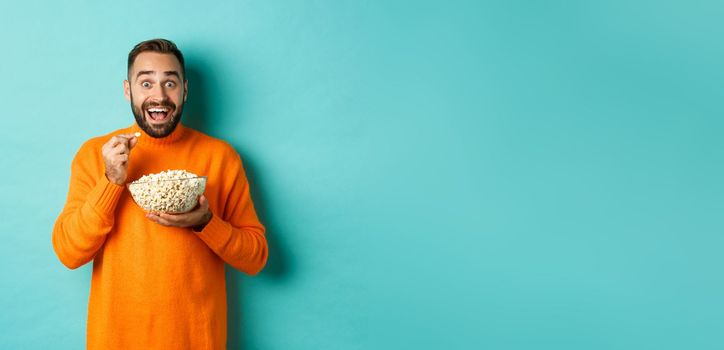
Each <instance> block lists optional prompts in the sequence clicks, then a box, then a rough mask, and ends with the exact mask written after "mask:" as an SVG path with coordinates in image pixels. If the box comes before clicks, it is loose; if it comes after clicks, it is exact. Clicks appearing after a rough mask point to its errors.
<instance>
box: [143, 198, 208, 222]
mask: <svg viewBox="0 0 724 350" xmlns="http://www.w3.org/2000/svg"><path fill="white" fill-rule="evenodd" d="M211 215H212V214H211V211H210V210H209V201H208V200H207V199H206V197H205V196H204V195H201V196H200V197H199V205H198V206H196V209H194V210H192V211H190V212H188V213H183V214H166V213H148V214H146V217H147V218H148V219H149V220H151V221H153V222H155V223H157V224H160V225H164V226H175V227H190V228H193V229H194V230H195V231H201V229H203V228H204V226H206V224H207V223H209V221H210V220H211Z"/></svg>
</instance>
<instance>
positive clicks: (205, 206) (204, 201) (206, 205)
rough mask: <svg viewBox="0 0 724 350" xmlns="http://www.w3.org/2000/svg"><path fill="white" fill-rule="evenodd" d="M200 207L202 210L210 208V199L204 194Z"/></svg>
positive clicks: (201, 197)
mask: <svg viewBox="0 0 724 350" xmlns="http://www.w3.org/2000/svg"><path fill="white" fill-rule="evenodd" d="M199 209H201V210H202V211H207V210H209V200H208V199H206V196H204V195H203V194H202V195H201V196H200V197H199Z"/></svg>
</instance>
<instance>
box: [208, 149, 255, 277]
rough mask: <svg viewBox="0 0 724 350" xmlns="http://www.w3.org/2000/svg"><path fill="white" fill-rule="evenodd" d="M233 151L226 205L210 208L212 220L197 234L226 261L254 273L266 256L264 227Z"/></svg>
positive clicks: (247, 272) (238, 159) (244, 270)
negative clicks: (231, 177) (230, 181)
mask: <svg viewBox="0 0 724 350" xmlns="http://www.w3.org/2000/svg"><path fill="white" fill-rule="evenodd" d="M234 154H235V158H236V159H234V161H232V162H229V163H231V164H229V166H228V167H227V169H229V171H225V173H226V174H228V175H229V176H233V183H232V184H231V189H230V191H229V193H228V197H227V200H226V204H225V205H224V208H223V209H222V210H219V212H213V210H212V212H213V216H212V218H211V221H209V222H208V223H207V224H206V226H205V227H204V228H203V229H202V230H201V231H198V232H196V234H197V235H198V237H199V238H201V240H203V241H204V242H205V243H206V245H208V246H209V248H211V250H213V251H214V252H215V253H216V254H217V255H218V256H219V257H221V259H223V260H224V261H225V262H226V263H228V264H229V265H231V266H233V267H234V268H235V269H237V270H239V271H241V272H244V273H246V274H249V275H256V274H257V273H259V272H260V271H261V270H262V268H264V265H266V261H267V258H268V255H269V250H268V246H267V241H266V237H265V235H264V233H265V231H266V229H265V228H264V225H262V224H261V222H259V219H258V217H257V215H256V211H255V209H254V204H253V203H252V200H251V194H250V192H249V183H248V181H247V178H246V174H245V172H244V168H243V166H242V164H241V159H240V158H239V156H238V155H237V154H236V153H234Z"/></svg>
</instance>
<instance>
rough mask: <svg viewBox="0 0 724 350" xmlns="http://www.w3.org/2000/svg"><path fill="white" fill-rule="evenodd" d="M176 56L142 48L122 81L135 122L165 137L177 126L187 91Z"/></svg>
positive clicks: (154, 134) (147, 131)
mask: <svg viewBox="0 0 724 350" xmlns="http://www.w3.org/2000/svg"><path fill="white" fill-rule="evenodd" d="M181 74H182V72H181V64H180V63H179V61H178V59H176V56H174V55H172V54H162V53H157V52H142V53H141V54H139V55H138V56H136V60H135V61H134V62H133V66H131V70H130V72H128V79H129V80H124V81H123V88H124V92H125V95H126V99H127V100H128V101H130V102H131V110H132V111H133V115H134V116H135V118H136V123H137V124H138V126H140V127H141V129H143V131H145V132H146V134H148V135H150V136H152V137H165V136H168V135H169V134H171V132H173V131H174V129H176V125H178V123H179V121H181V114H182V113H183V107H184V102H185V101H186V94H187V92H188V82H187V81H186V80H185V77H183V76H181Z"/></svg>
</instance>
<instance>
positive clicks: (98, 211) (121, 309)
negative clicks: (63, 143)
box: [53, 124, 268, 350]
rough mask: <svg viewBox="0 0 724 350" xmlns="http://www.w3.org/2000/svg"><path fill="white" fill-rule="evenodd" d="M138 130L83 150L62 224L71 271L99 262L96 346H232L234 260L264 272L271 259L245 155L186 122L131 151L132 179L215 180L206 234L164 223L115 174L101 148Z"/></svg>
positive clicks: (93, 317) (60, 251) (57, 238)
mask: <svg viewBox="0 0 724 350" xmlns="http://www.w3.org/2000/svg"><path fill="white" fill-rule="evenodd" d="M137 131H141V130H140V128H139V127H138V126H137V125H136V124H134V125H133V126H131V127H129V128H126V129H121V130H117V131H115V132H113V133H110V134H108V135H105V136H101V137H97V138H93V139H90V140H89V141H87V142H86V143H85V144H83V146H82V147H81V148H80V150H79V151H78V153H77V154H76V156H75V158H74V159H73V163H72V166H71V177H70V189H69V192H68V199H67V202H66V204H65V207H64V208H63V212H62V213H61V214H60V216H59V217H58V220H57V221H56V223H55V227H54V228H53V247H54V249H55V252H56V254H57V255H58V258H59V259H60V261H61V262H62V263H63V264H64V265H65V266H67V267H69V268H71V269H75V268H77V267H79V266H82V265H84V264H85V263H87V262H89V261H91V260H93V276H92V279H91V291H90V300H89V303H88V323H87V338H86V341H87V348H88V349H103V350H109V349H124V350H132V349H144V350H148V349H194V350H196V349H225V348H226V281H225V277H224V276H225V275H224V262H226V263H228V264H229V265H231V266H233V267H234V268H236V269H238V270H240V271H242V272H245V273H247V274H250V275H254V274H256V273H258V272H259V271H260V270H261V269H262V268H263V267H264V265H265V264H266V261H267V256H268V248H267V243H266V239H265V236H264V232H265V229H264V226H263V225H262V224H261V223H260V222H259V220H258V218H257V216H256V212H255V210H254V204H253V203H252V200H251V196H250V194H249V185H248V182H247V179H246V175H245V172H244V168H243V166H242V163H241V159H240V158H239V155H238V154H237V153H236V152H235V151H234V149H233V148H232V147H231V146H229V145H228V144H227V143H225V142H223V141H221V140H218V139H215V138H212V137H210V136H207V135H204V134H202V133H200V132H198V131H195V130H193V129H190V128H187V127H184V126H183V125H181V124H179V125H178V127H177V128H176V130H175V131H174V132H173V133H172V134H171V135H169V136H167V137H165V138H162V139H154V138H152V137H150V136H148V135H145V134H144V135H142V136H141V137H140V138H139V139H138V144H137V145H136V146H135V147H134V148H133V149H132V150H131V153H130V159H129V162H128V177H127V179H128V181H133V180H135V179H137V178H139V177H141V176H142V175H144V174H149V173H158V172H160V171H164V170H167V169H184V170H187V171H190V172H193V173H195V174H198V175H206V176H208V182H207V185H206V191H205V195H206V197H207V198H208V200H209V207H210V209H211V211H212V213H213V218H212V219H211V221H210V222H209V223H208V224H207V225H206V227H205V228H204V229H203V230H202V231H201V232H198V233H197V232H194V231H192V230H191V229H182V228H175V227H166V226H161V225H158V224H156V223H154V222H152V221H150V220H149V219H147V218H146V217H145V213H144V211H143V210H142V209H141V208H140V207H138V206H137V205H136V204H135V203H134V202H133V199H132V198H131V195H130V193H129V192H128V190H127V189H126V188H125V187H121V186H117V185H115V184H113V183H110V182H109V181H108V179H106V177H105V167H104V163H103V157H102V155H101V146H102V145H103V144H104V143H105V142H106V141H108V140H109V139H110V138H111V137H112V136H113V135H116V134H121V133H133V132H137ZM141 132H142V131H141Z"/></svg>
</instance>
